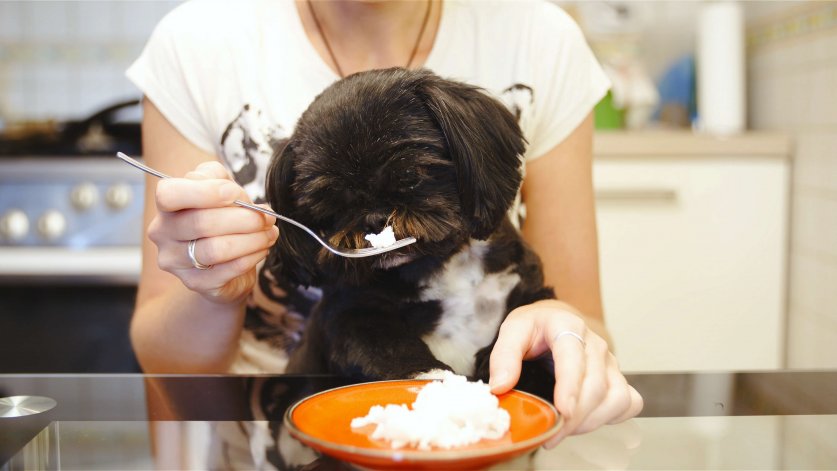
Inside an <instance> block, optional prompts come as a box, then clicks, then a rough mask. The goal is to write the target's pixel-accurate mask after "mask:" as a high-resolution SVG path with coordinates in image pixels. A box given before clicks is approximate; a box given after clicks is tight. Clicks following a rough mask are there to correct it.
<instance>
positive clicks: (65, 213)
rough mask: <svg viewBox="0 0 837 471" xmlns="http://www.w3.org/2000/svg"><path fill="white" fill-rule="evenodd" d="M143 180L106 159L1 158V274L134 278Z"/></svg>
mask: <svg viewBox="0 0 837 471" xmlns="http://www.w3.org/2000/svg"><path fill="white" fill-rule="evenodd" d="M143 185H144V177H143V175H142V174H141V173H140V172H138V171H136V170H134V169H133V168H131V167H130V166H128V165H125V164H124V163H123V162H122V161H120V160H118V159H117V158H116V157H111V156H97V157H92V156H91V157H78V156H74V157H67V156H63V157H58V156H54V157H45V156H37V157H35V156H17V157H16V158H14V159H2V160H0V261H2V262H0V279H11V278H16V279H20V278H21V277H25V278H29V279H37V278H41V279H45V280H46V279H49V280H50V281H54V280H60V279H69V278H72V279H73V280H74V281H78V280H79V279H86V280H88V281H95V282H100V283H130V282H135V281H136V279H137V277H138V275H139V268H140V243H141V240H142V211H143V209H142V205H143Z"/></svg>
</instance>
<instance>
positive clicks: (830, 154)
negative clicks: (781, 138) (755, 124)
mask: <svg viewBox="0 0 837 471" xmlns="http://www.w3.org/2000/svg"><path fill="white" fill-rule="evenodd" d="M795 147H796V152H795V154H794V161H793V163H794V173H793V185H794V187H795V188H801V189H807V190H809V191H810V190H815V191H816V190H819V191H821V192H825V193H828V194H833V195H835V196H837V131H833V132H829V131H828V130H818V131H817V130H815V131H801V132H799V133H798V134H797V136H796V139H795ZM835 243H837V242H835Z"/></svg>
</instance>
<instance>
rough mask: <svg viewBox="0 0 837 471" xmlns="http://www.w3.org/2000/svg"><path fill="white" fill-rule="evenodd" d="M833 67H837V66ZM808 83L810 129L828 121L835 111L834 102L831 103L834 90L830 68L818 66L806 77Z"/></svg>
mask: <svg viewBox="0 0 837 471" xmlns="http://www.w3.org/2000/svg"><path fill="white" fill-rule="evenodd" d="M833 67H837V64H835V65H834V66H833ZM804 77H805V78H806V81H807V85H808V86H807V87H806V90H807V91H806V93H805V97H804V99H805V103H804V108H805V116H806V120H805V121H806V122H805V124H806V125H807V126H809V127H817V126H821V125H823V124H825V123H826V122H827V121H828V119H829V118H828V116H829V114H830V113H831V112H832V111H833V108H834V107H835V106H837V105H835V103H834V102H829V99H828V97H829V96H830V95H831V89H832V88H834V86H835V85H834V83H833V82H831V80H833V77H832V73H831V71H830V70H829V68H828V67H823V66H822V65H818V66H817V67H816V68H813V69H811V70H810V71H809V72H808V73H807V74H805V75H804Z"/></svg>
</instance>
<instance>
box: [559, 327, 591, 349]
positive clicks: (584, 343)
mask: <svg viewBox="0 0 837 471" xmlns="http://www.w3.org/2000/svg"><path fill="white" fill-rule="evenodd" d="M565 335H569V336H570V337H573V338H575V339H576V340H578V341H579V342H581V346H582V347H586V346H587V342H585V341H584V339H583V338H581V336H580V335H578V334H577V333H575V332H573V331H571V330H565V331H563V332H558V335H556V336H555V338H554V339H552V342H553V343H555V342H557V341H558V339H560V338H561V337H563V336H565Z"/></svg>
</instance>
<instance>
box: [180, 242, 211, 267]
mask: <svg viewBox="0 0 837 471" xmlns="http://www.w3.org/2000/svg"><path fill="white" fill-rule="evenodd" d="M196 243H197V239H192V240H190V241H189V246H188V249H187V250H186V253H187V254H188V255H189V260H191V261H192V266H194V267H195V268H197V269H198V270H209V269H210V268H212V265H204V264H203V263H201V262H199V261H198V259H197V258H195V244H196Z"/></svg>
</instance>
